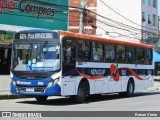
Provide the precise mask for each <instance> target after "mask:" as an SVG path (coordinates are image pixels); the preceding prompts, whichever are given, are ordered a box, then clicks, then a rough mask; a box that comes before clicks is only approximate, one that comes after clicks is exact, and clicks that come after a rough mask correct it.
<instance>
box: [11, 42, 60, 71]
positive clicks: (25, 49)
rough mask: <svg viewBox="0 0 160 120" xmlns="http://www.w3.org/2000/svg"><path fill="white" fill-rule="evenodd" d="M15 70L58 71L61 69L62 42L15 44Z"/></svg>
mask: <svg viewBox="0 0 160 120" xmlns="http://www.w3.org/2000/svg"><path fill="white" fill-rule="evenodd" d="M13 53H14V54H13V61H12V68H13V70H14V71H56V70H59V69H60V44H53V43H52V44H51V43H47V42H46V43H26V44H24V43H23V44H14V45H13Z"/></svg>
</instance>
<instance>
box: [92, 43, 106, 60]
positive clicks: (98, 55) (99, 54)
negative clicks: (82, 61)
mask: <svg viewBox="0 0 160 120" xmlns="http://www.w3.org/2000/svg"><path fill="white" fill-rule="evenodd" d="M92 55H93V56H92V60H93V61H94V62H96V61H97V62H103V58H104V55H103V44H101V43H96V42H92Z"/></svg>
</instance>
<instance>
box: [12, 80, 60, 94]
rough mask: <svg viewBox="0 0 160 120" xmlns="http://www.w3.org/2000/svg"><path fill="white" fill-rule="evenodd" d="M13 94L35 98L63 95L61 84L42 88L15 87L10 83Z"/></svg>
mask: <svg viewBox="0 0 160 120" xmlns="http://www.w3.org/2000/svg"><path fill="white" fill-rule="evenodd" d="M10 88H11V93H13V94H19V95H31V96H32V95H33V96H59V95H61V88H60V86H59V84H54V85H52V86H50V87H42V86H34V87H30V86H15V85H13V83H12V82H11V83H10Z"/></svg>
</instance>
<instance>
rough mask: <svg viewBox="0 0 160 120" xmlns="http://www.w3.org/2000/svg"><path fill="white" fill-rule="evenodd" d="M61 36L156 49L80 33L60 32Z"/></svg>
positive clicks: (150, 46)
mask: <svg viewBox="0 0 160 120" xmlns="http://www.w3.org/2000/svg"><path fill="white" fill-rule="evenodd" d="M60 35H64V36H69V37H77V38H83V39H89V40H97V41H102V42H109V43H117V44H123V45H130V46H137V47H143V48H155V46H154V45H149V44H141V43H135V42H129V41H122V40H115V39H109V38H102V37H98V36H92V35H86V34H79V33H73V32H66V31H60Z"/></svg>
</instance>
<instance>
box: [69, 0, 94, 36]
mask: <svg viewBox="0 0 160 120" xmlns="http://www.w3.org/2000/svg"><path fill="white" fill-rule="evenodd" d="M81 1H84V3H85V8H86V9H88V10H89V11H92V12H94V13H97V0H70V2H69V5H70V6H71V7H70V9H69V26H68V30H69V31H71V32H75V33H79V29H80V28H79V25H80V13H82V12H83V14H84V20H83V22H84V30H83V33H84V34H96V29H95V28H94V27H93V26H96V14H93V13H92V12H89V11H82V10H80V9H78V8H81ZM76 7H77V8H76Z"/></svg>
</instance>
